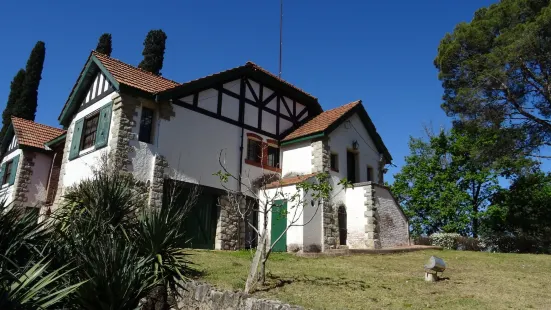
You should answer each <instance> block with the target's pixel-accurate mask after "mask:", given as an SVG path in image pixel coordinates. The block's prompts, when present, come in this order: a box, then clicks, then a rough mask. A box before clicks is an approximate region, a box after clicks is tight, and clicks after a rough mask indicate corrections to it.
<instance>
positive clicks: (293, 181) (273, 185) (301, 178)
mask: <svg viewBox="0 0 551 310" xmlns="http://www.w3.org/2000/svg"><path fill="white" fill-rule="evenodd" d="M316 175H317V173H310V174H305V175H297V176H294V177H288V178H283V179H281V180H277V181H274V182H272V183H270V184H267V185H266V188H277V187H281V186H287V185H293V184H298V183H301V182H304V181H306V180H308V179H309V178H311V177H314V176H316Z"/></svg>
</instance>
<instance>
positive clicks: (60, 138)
mask: <svg viewBox="0 0 551 310" xmlns="http://www.w3.org/2000/svg"><path fill="white" fill-rule="evenodd" d="M66 137H67V133H64V134H61V135H60V136H58V137H56V138H54V139H52V140H50V141H48V142H46V143H44V146H46V147H49V148H51V147H53V146H55V145H56V144H58V143H60V142H61V141H64V140H65V138H66Z"/></svg>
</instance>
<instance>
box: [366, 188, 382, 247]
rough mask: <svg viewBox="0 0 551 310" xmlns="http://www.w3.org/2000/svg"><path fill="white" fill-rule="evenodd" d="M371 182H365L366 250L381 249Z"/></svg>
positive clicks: (376, 209) (377, 214) (377, 215)
mask: <svg viewBox="0 0 551 310" xmlns="http://www.w3.org/2000/svg"><path fill="white" fill-rule="evenodd" d="M373 184H374V183H372V182H367V185H366V186H365V187H364V190H365V194H364V196H365V209H366V211H365V221H366V224H365V242H366V246H367V248H368V249H379V248H381V241H380V239H379V229H380V225H379V212H378V208H377V204H376V199H375V189H374V187H373Z"/></svg>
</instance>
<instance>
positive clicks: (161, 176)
mask: <svg viewBox="0 0 551 310" xmlns="http://www.w3.org/2000/svg"><path fill="white" fill-rule="evenodd" d="M167 168H168V162H167V161H166V159H165V157H164V156H162V155H156V156H155V163H154V165H153V175H152V177H151V182H150V185H149V203H148V204H149V206H161V205H162V203H163V192H164V185H165V178H166V170H167Z"/></svg>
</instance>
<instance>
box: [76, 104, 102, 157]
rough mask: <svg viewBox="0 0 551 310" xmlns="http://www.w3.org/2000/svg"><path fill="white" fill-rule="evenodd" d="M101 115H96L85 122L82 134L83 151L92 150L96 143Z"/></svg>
mask: <svg viewBox="0 0 551 310" xmlns="http://www.w3.org/2000/svg"><path fill="white" fill-rule="evenodd" d="M98 121H99V113H96V114H94V115H92V116H90V117H88V118H87V119H85V120H84V132H83V134H82V142H81V147H80V149H81V150H85V149H87V148H91V147H93V146H94V143H96V132H97V131H98Z"/></svg>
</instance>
